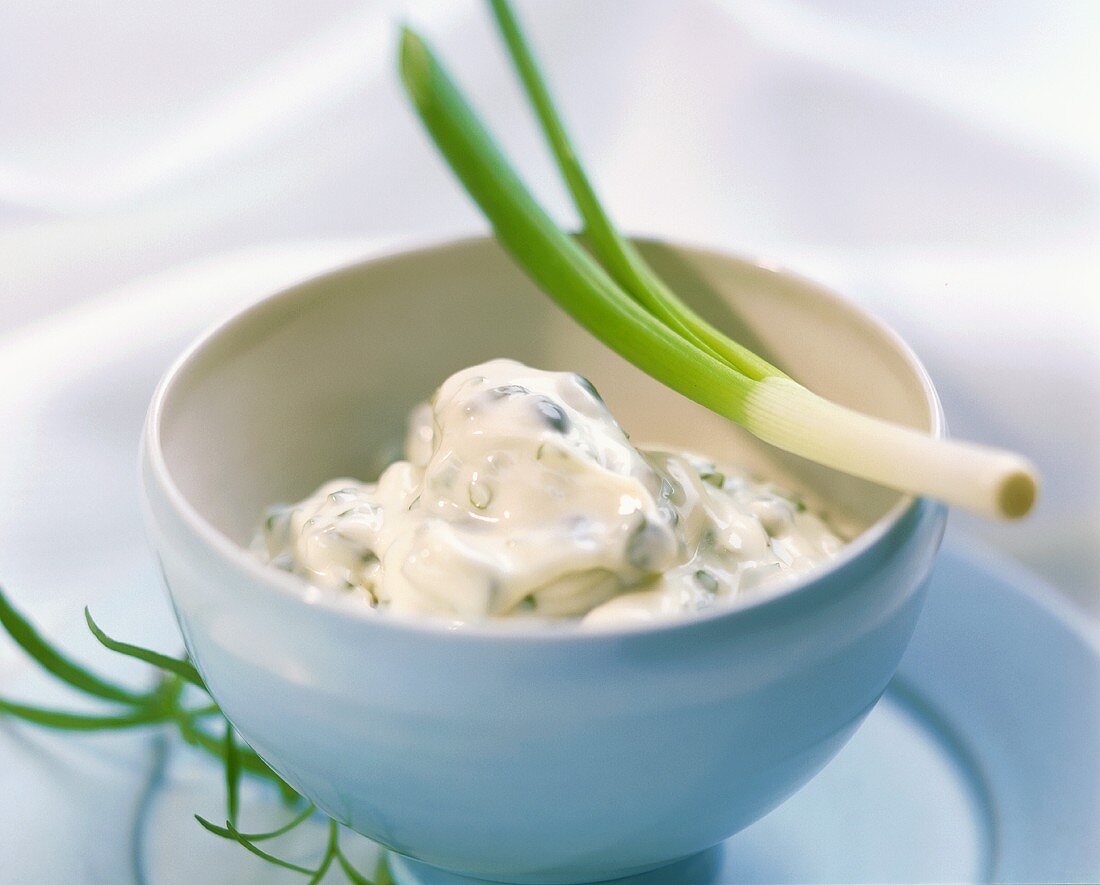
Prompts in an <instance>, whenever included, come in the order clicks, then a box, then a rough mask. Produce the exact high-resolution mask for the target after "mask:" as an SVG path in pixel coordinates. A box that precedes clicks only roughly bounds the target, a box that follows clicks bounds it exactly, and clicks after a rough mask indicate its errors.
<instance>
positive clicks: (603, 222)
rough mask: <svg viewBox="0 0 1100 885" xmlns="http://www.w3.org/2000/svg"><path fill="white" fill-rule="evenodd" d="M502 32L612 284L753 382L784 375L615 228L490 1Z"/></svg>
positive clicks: (523, 47) (499, 6) (499, 8)
mask: <svg viewBox="0 0 1100 885" xmlns="http://www.w3.org/2000/svg"><path fill="white" fill-rule="evenodd" d="M490 6H491V7H492V10H493V15H494V16H495V18H496V22H497V26H498V27H499V29H500V33H501V35H502V36H503V37H504V42H505V45H506V46H507V47H508V51H509V53H510V55H511V57H512V62H513V64H514V65H515V67H516V71H517V72H518V73H519V76H520V80H521V81H522V82H523V86H524V89H526V91H527V96H528V98H529V99H530V101H531V105H532V107H533V108H534V110H535V115H536V116H537V117H538V121H539V124H540V125H541V127H542V131H543V135H545V137H546V140H547V142H549V144H550V148H551V150H552V151H553V154H554V158H555V160H556V161H557V164H558V168H559V169H560V170H561V173H562V177H563V178H564V179H565V183H566V186H567V187H568V189H569V193H570V195H571V196H572V198H573V203H574V205H575V206H576V207H577V211H578V212H579V213H580V216H581V219H582V221H583V222H584V237H585V242H586V243H587V244H588V245H589V246H590V247H591V249H592V251H593V252H595V253H596V257H597V258H599V260H600V262H601V263H602V264H603V266H604V267H606V268H607V270H608V273H610V274H611V276H612V278H613V279H614V280H615V281H616V282H617V283H618V284H619V285H620V286H622V287H623V289H624V290H625V291H626V292H628V293H629V294H631V295H633V296H634V297H635V298H636V299H637V300H638V301H639V302H640V303H641V304H642V305H644V306H645V307H646V309H647V310H649V311H650V312H651V313H652V314H653V315H654V316H656V317H657V318H658V319H660V320H661V321H662V322H663V323H665V324H666V325H667V326H669V328H671V329H674V330H676V331H677V332H678V333H679V334H680V335H682V336H683V337H684V338H686V339H687V340H689V341H692V342H694V343H695V344H696V345H698V346H699V347H700V348H701V349H703V350H704V351H706V352H708V353H710V354H711V355H712V356H715V357H717V358H718V359H721V360H723V361H724V362H726V363H727V364H728V365H730V366H731V367H733V368H735V369H737V370H738V371H739V372H741V373H742V374H744V375H747V376H748V377H749V378H752V379H753V380H754V381H759V380H761V379H762V378H767V377H769V376H782V375H783V373H782V372H780V371H779V369H777V368H776V367H775V366H773V365H771V364H770V363H768V362H767V361H766V360H764V359H762V358H761V357H759V356H757V355H756V354H755V353H753V352H752V351H751V350H749V349H748V348H746V347H743V346H742V345H740V344H738V343H737V342H736V341H733V340H732V339H730V338H729V337H728V336H727V335H724V334H722V333H721V332H720V331H718V330H717V329H715V328H714V327H713V326H712V325H711V324H710V323H708V322H707V321H706V320H704V319H703V318H702V317H700V316H699V315H698V314H697V313H696V312H695V311H694V310H692V309H691V308H690V307H688V306H687V305H686V304H684V302H683V301H681V300H680V299H679V298H678V297H677V296H676V295H675V294H674V293H673V292H672V290H671V289H669V288H668V286H666V285H665V283H664V282H663V281H662V280H661V278H660V277H658V276H657V274H656V273H655V272H654V271H653V269H652V268H651V267H650V266H649V264H648V262H646V260H645V259H644V258H643V257H642V256H641V254H640V253H639V252H638V250H637V249H635V248H634V244H633V243H631V242H630V241H629V240H627V239H626V237H624V236H623V235H622V234H621V233H619V231H618V230H617V229H616V228H615V225H614V223H613V222H612V221H611V218H610V216H609V215H608V214H607V212H606V210H605V209H604V207H603V205H602V204H601V203H600V199H599V197H598V196H597V195H596V189H595V188H594V187H593V186H592V182H591V181H590V179H589V178H588V175H587V174H586V173H585V171H584V167H583V166H582V165H581V162H580V159H579V158H578V157H577V152H576V150H575V149H574V147H573V143H572V139H570V137H569V134H568V132H566V129H565V124H564V123H563V121H562V119H561V115H560V114H559V113H558V110H557V108H556V107H555V106H554V101H553V99H552V98H551V96H550V91H549V88H548V87H547V85H546V81H545V79H544V78H543V76H542V72H541V71H540V69H539V66H538V63H537V62H536V61H535V57H534V53H533V52H532V51H531V47H530V45H529V44H528V42H527V40H526V39H525V38H524V35H523V29H522V28H521V27H520V24H519V21H518V19H517V18H516V14H515V12H514V11H513V9H512V7H511V4H509V3H508V2H507V0H490Z"/></svg>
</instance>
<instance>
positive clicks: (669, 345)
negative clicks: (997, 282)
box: [400, 0, 1038, 518]
mask: <svg viewBox="0 0 1100 885" xmlns="http://www.w3.org/2000/svg"><path fill="white" fill-rule="evenodd" d="M492 6H493V10H494V12H495V14H496V16H497V21H498V24H499V25H500V27H501V30H502V33H503V34H504V37H505V42H506V44H507V45H508V47H509V50H510V51H511V53H512V57H513V59H514V61H515V63H516V66H517V69H518V70H519V72H520V76H521V79H522V80H523V82H524V85H525V87H526V89H527V91H528V94H529V96H530V97H531V101H532V105H533V106H534V108H535V111H536V115H537V116H538V118H539V120H540V123H541V125H542V127H543V129H544V131H545V133H546V135H547V138H548V140H549V142H550V144H551V147H552V149H553V152H554V154H555V157H556V159H557V161H558V163H559V166H560V167H561V169H562V173H563V176H564V178H565V179H566V183H567V185H568V186H569V189H570V192H571V193H572V195H573V198H574V200H575V202H576V204H577V207H578V209H579V211H580V213H581V216H582V218H583V219H584V223H585V231H584V232H585V234H586V239H587V240H588V242H589V243H590V245H591V248H592V251H593V253H594V254H595V256H596V257H595V258H593V257H592V256H591V255H589V253H588V252H586V251H585V250H584V249H582V248H581V247H580V246H579V245H578V243H577V242H576V241H575V240H574V239H573V238H572V237H570V236H569V235H568V234H566V233H565V232H564V231H563V230H562V229H561V228H559V227H558V226H557V224H556V223H555V222H554V221H553V219H552V218H551V217H550V216H549V214H548V213H547V212H546V211H545V210H544V209H543V208H542V206H541V205H539V203H538V201H537V200H536V199H535V198H534V197H533V196H532V194H531V192H530V191H529V190H528V189H527V187H526V186H525V185H524V183H523V182H522V180H521V179H520V178H519V175H518V174H517V173H516V171H515V170H514V169H513V168H512V166H511V164H510V163H509V162H508V160H507V159H506V157H505V156H504V154H503V153H502V152H501V150H500V148H499V147H498V146H497V145H496V143H495V141H494V140H493V138H492V136H491V135H490V134H489V132H488V131H487V130H486V129H485V127H484V125H483V124H482V123H481V121H480V120H479V118H478V116H477V114H476V113H475V111H474V110H473V108H472V107H471V106H470V104H469V102H468V101H467V100H466V98H465V97H464V96H463V94H462V92H461V91H460V90H459V88H458V86H457V85H456V84H455V83H454V81H453V80H452V78H451V77H450V76H449V75H448V73H447V72H446V70H445V69H444V68H443V66H442V65H441V64H440V62H439V60H438V59H437V58H436V57H435V55H434V53H433V52H432V51H431V49H430V48H429V47H428V46H427V44H426V43H425V42H424V40H423V39H422V38H421V37H420V36H419V35H417V34H416V33H414V32H413V31H411V30H409V29H408V28H405V29H403V31H402V36H401V46H400V71H401V78H402V81H403V83H404V86H405V90H406V92H407V93H408V96H409V98H410V99H411V101H412V104H413V106H414V107H415V109H416V111H417V113H418V115H419V116H420V119H421V121H422V122H423V124H424V126H425V128H426V129H427V131H428V133H429V135H430V136H431V138H432V139H433V141H434V142H435V144H436V146H437V147H438V148H439V150H440V153H441V154H442V155H443V157H444V159H445V160H446V161H447V163H448V164H449V165H450V167H451V169H452V170H453V171H454V173H455V174H456V175H457V177H458V178H459V180H460V181H461V182H462V184H463V186H464V187H465V188H466V190H467V192H468V193H469V195H470V196H471V197H472V198H473V200H474V201H475V202H476V203H477V204H478V206H479V207H480V208H481V210H482V212H483V213H484V215H485V216H486V218H487V219H488V220H489V222H490V224H491V225H492V227H493V230H494V232H495V234H496V236H497V239H498V240H499V241H500V243H501V244H502V245H503V247H504V248H505V249H506V250H507V251H508V253H509V254H510V255H511V256H512V258H513V259H514V260H515V261H516V263H517V264H518V265H519V266H520V267H521V268H522V269H523V270H524V271H525V272H526V273H527V275H528V276H529V277H531V279H532V280H533V281H534V282H535V283H536V284H537V285H538V286H539V287H540V288H541V289H542V290H543V291H544V292H546V294H548V295H549V296H550V297H551V298H553V299H554V300H555V301H556V302H557V303H558V305H559V306H560V307H562V308H563V309H564V310H565V311H566V312H567V313H569V314H570V316H572V317H573V318H574V319H575V320H576V321H577V322H578V323H580V324H581V325H582V326H583V327H584V328H586V329H588V331H589V332H591V333H592V334H593V335H595V336H596V337H597V338H599V339H600V340H601V341H602V342H603V343H604V344H606V345H607V346H609V347H610V348H612V349H613V350H615V351H616V352H617V353H619V354H620V355H621V356H623V357H625V358H626V359H627V360H629V361H630V362H632V363H634V364H635V365H636V366H638V367H639V368H640V369H642V370H643V371H645V372H647V373H648V374H649V375H651V376H653V377H654V378H656V379H657V380H659V381H661V382H662V383H664V384H666V385H667V386H669V387H671V388H672V389H674V390H676V391H678V392H680V393H682V394H683V395H685V396H687V397H689V398H690V399H692V400H694V401H695V402H698V403H700V404H701V405H703V406H705V407H707V408H709V409H711V410H712V411H714V412H717V413H718V414H720V415H722V416H724V417H726V418H729V419H730V420H732V421H735V422H737V423H739V424H741V425H742V426H743V427H745V428H746V429H747V430H749V431H750V432H751V433H753V434H755V435H756V436H757V437H759V438H761V439H763V440H765V441H766V442H769V443H771V444H773V445H775V446H777V447H779V448H781V449H784V450H786V451H789V452H793V453H795V454H797V455H801V456H803V457H805V458H808V459H810V460H813V461H816V462H818V463H820V464H824V465H826V466H828V467H832V468H835V469H837V470H841V471H844V472H846V473H849V474H852V475H854V476H858V477H861V478H863V479H868V480H871V481H873V482H876V483H879V484H880V485H884V486H887V487H889V488H893V489H897V490H899V491H902V492H907V493H910V494H914V495H926V496H930V497H934V498H938V499H940V500H943V501H945V502H947V503H950V504H957V505H959V506H962V507H965V508H967V509H970V510H973V511H975V512H977V513H981V514H983V515H987V516H997V517H1001V518H1017V517H1020V516H1023V515H1024V514H1026V513H1027V512H1028V511H1029V510H1030V509H1031V507H1032V505H1033V503H1034V501H1035V497H1036V493H1037V488H1038V479H1037V475H1036V472H1035V469H1034V467H1033V466H1032V465H1031V464H1030V463H1029V462H1028V461H1027V460H1026V459H1025V458H1023V457H1021V456H1019V455H1017V454H1014V453H1012V452H1008V451H1004V450H1000V449H994V448H989V447H985V446H978V445H974V444H971V443H965V442H960V441H956V440H945V439H936V438H933V437H931V436H929V435H928V434H925V433H921V432H919V431H916V430H912V429H909V428H905V427H902V426H900V425H896V424H892V423H890V422H887V421H883V420H880V419H877V418H873V417H871V416H868V415H864V414H861V413H859V412H856V411H853V410H851V409H848V408H845V407H843V406H840V405H838V404H836V403H833V402H830V401H829V400H826V399H824V398H822V397H820V396H818V395H816V394H814V393H813V392H811V391H810V390H808V389H807V388H805V387H803V386H802V385H801V384H799V383H797V382H796V381H793V380H791V379H790V378H788V377H786V376H785V375H784V374H783V373H782V372H780V371H779V370H778V369H776V368H775V367H773V366H771V365H770V364H769V363H767V362H766V361H765V360H763V359H761V358H760V357H758V356H756V355H755V354H753V353H752V352H751V351H748V350H747V349H745V348H744V347H742V346H741V345H739V344H737V343H736V342H733V341H731V340H730V339H729V338H727V337H726V336H725V335H723V334H722V333H721V332H719V331H718V330H716V329H714V328H713V327H711V326H709V324H707V323H706V322H705V321H703V320H702V319H701V318H700V317H698V316H697V315H696V314H695V313H694V312H693V311H691V310H690V308H688V307H687V306H686V305H684V304H683V303H682V302H681V301H680V300H679V299H678V298H677V297H676V296H675V295H674V294H673V293H672V292H671V291H670V290H669V289H668V288H667V287H666V286H665V285H664V284H663V283H662V282H661V281H660V280H659V279H658V277H657V276H656V274H655V273H654V272H653V271H652V270H651V269H650V268H649V266H648V265H647V264H646V263H645V261H644V260H643V259H642V258H641V256H640V255H639V254H638V253H637V251H636V250H635V249H634V248H633V246H632V245H631V244H630V243H629V241H627V240H626V239H625V238H623V237H622V236H621V235H620V234H619V233H618V232H617V231H616V229H615V228H614V226H613V225H612V223H611V221H610V218H609V216H608V215H607V213H606V212H605V211H604V210H603V208H602V206H601V205H600V203H599V200H598V198H597V197H596V194H595V191H594V189H593V188H592V186H591V184H590V183H589V180H588V178H587V176H586V175H585V173H584V171H583V169H582V167H581V165H580V163H579V161H578V160H577V157H576V153H575V151H574V150H573V147H572V144H571V142H570V140H569V138H568V136H567V135H566V133H565V129H564V126H563V125H562V122H561V119H560V117H559V115H558V114H557V112H556V110H555V109H554V106H553V103H552V101H551V99H550V95H549V91H548V90H547V88H546V86H545V84H544V83H543V81H542V78H541V75H540V73H539V71H538V68H537V66H536V65H535V63H534V59H533V57H532V55H531V53H530V51H529V50H528V48H527V46H526V43H525V41H524V39H523V35H522V32H521V31H520V29H519V26H518V23H517V21H516V19H515V16H514V15H513V14H512V12H511V10H510V9H509V8H508V6H507V4H506V3H504V2H503V0H493V2H492ZM597 259H599V260H600V261H602V262H603V264H602V265H601V264H599V263H597Z"/></svg>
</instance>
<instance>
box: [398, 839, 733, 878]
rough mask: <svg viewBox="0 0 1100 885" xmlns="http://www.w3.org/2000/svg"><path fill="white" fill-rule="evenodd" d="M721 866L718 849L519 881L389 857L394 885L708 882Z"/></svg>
mask: <svg viewBox="0 0 1100 885" xmlns="http://www.w3.org/2000/svg"><path fill="white" fill-rule="evenodd" d="M721 863H722V845H716V846H714V847H713V848H708V849H706V850H705V851H700V852H699V853H698V854H692V855H689V856H688V857H683V858H680V859H679V860H674V861H669V862H667V863H659V864H650V865H647V866H644V867H635V868H633V869H625V870H619V871H616V872H612V873H610V874H608V875H606V876H598V877H597V878H595V879H593V878H591V877H590V876H585V877H581V878H565V879H563V878H562V877H561V876H560V875H558V876H554V875H547V876H530V877H521V878H519V879H514V878H513V879H506V880H505V879H499V880H494V879H486V878H484V877H477V876H464V875H462V874H461V873H454V872H451V871H450V870H442V869H440V868H439V867H433V866H430V865H429V864H426V863H422V862H421V861H418V860H413V859H412V858H411V857H403V856H401V855H397V854H391V855H390V870H391V872H392V873H393V878H394V881H395V882H396V883H397V885H483V883H486V882H493V881H499V882H507V883H508V885H581V883H593V882H615V881H618V880H622V879H626V878H629V879H630V880H631V885H658V883H668V882H711V881H714V874H715V873H716V872H717V870H718V868H719V867H720V866H721Z"/></svg>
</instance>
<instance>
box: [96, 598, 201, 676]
mask: <svg viewBox="0 0 1100 885" xmlns="http://www.w3.org/2000/svg"><path fill="white" fill-rule="evenodd" d="M84 619H85V621H87V623H88V629H89V630H91V631H92V635H93V636H95V638H96V639H98V640H99V642H100V643H101V644H102V645H103V646H104V647H105V648H109V649H110V650H111V651H113V652H117V653H118V654H121V655H126V656H127V657H131V658H136V659H137V660H139V661H144V662H145V663H146V664H152V665H153V666H154V667H159V668H160V669H161V670H166V671H167V672H169V673H174V674H175V675H177V676H179V677H180V679H182V680H184V682H189V683H191V684H192V685H194V686H196V687H198V688H201V689H202V690H203V691H206V690H207V688H206V683H205V682H203V680H202V677H201V676H200V675H199V671H198V670H196V669H195V666H194V664H192V663H191V662H190V661H187V660H181V659H179V658H172V657H169V656H168V655H164V654H161V653H160V652H157V651H152V650H151V649H148V648H142V647H141V646H140V645H131V644H130V643H128V642H119V641H118V640H117V639H112V638H111V637H110V636H108V635H107V634H106V633H104V632H103V630H102V629H100V627H99V625H98V624H96V622H95V621H94V620H92V613H91V612H90V611H89V610H88V608H87V607H86V606H85V608H84Z"/></svg>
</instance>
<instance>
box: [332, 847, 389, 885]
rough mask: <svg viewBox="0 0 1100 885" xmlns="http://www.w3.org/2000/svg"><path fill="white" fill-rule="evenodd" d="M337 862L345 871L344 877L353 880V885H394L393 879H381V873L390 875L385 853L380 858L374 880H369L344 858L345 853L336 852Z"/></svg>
mask: <svg viewBox="0 0 1100 885" xmlns="http://www.w3.org/2000/svg"><path fill="white" fill-rule="evenodd" d="M336 862H337V863H339V864H340V869H342V870H343V871H344V875H345V876H347V877H348V879H349V880H351V883H352V885H393V879H389V878H386V879H383V878H381V877H379V875H378V873H379V871H383V872H385V874H386V875H387V876H388V875H389V864H388V863H387V862H386V855H385V854H384V853H383V855H382V857H381V858H379V861H378V867H377V868H376V869H375V873H374V879H373V880H372V879H368V878H367V877H366V876H364V875H363V874H362V873H360V872H359V871H358V870H357V869H355V867H353V866H352V865H351V861H349V860H348V859H347V857H345V856H344V852H342V851H339V850H338V851H337V852H336Z"/></svg>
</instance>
